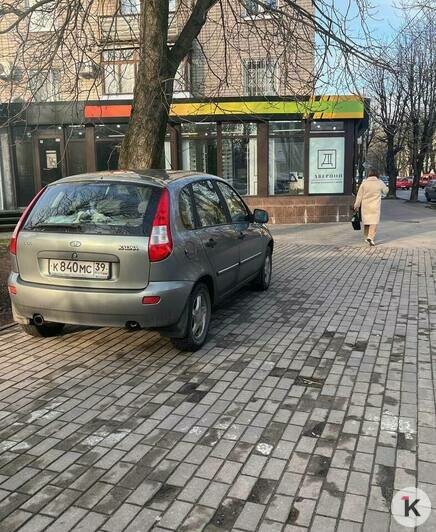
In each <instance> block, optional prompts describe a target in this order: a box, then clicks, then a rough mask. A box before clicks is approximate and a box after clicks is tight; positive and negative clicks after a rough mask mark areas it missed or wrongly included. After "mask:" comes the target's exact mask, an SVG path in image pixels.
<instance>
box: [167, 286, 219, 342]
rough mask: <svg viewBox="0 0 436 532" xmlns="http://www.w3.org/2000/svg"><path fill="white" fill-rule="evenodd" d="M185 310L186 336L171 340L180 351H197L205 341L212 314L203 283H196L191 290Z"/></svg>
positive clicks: (206, 290)
mask: <svg viewBox="0 0 436 532" xmlns="http://www.w3.org/2000/svg"><path fill="white" fill-rule="evenodd" d="M187 312H188V320H187V322H188V323H187V327H186V336H184V337H183V338H171V342H172V344H173V345H174V347H177V349H180V350H181V351H197V350H198V349H200V348H201V347H202V346H203V345H204V343H205V341H206V338H207V334H208V332H209V325H210V318H211V314H212V305H211V301H210V294H209V290H208V288H207V286H206V285H205V284H204V283H198V284H197V285H196V286H195V287H194V289H193V291H192V292H191V295H190V296H189V301H188V306H187Z"/></svg>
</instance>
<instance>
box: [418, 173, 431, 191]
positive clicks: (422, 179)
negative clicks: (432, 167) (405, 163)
mask: <svg viewBox="0 0 436 532" xmlns="http://www.w3.org/2000/svg"><path fill="white" fill-rule="evenodd" d="M433 177H434V176H431V175H430V174H424V175H422V176H421V177H420V178H419V186H420V188H425V187H426V186H427V185H428V183H429V181H431V180H432V179H433Z"/></svg>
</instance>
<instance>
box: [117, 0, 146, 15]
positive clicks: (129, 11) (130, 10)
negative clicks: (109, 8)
mask: <svg viewBox="0 0 436 532" xmlns="http://www.w3.org/2000/svg"><path fill="white" fill-rule="evenodd" d="M140 10H141V5H140V0H120V11H121V14H122V15H137V14H138V13H139V12H140Z"/></svg>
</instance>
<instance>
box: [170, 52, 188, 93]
mask: <svg viewBox="0 0 436 532" xmlns="http://www.w3.org/2000/svg"><path fill="white" fill-rule="evenodd" d="M190 85H191V80H190V63H189V60H188V59H187V58H185V59H184V60H183V61H182V62H181V63H180V65H179V68H178V69H177V72H176V75H175V76H174V87H173V91H174V92H189V91H190Z"/></svg>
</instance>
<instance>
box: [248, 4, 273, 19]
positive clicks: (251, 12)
mask: <svg viewBox="0 0 436 532" xmlns="http://www.w3.org/2000/svg"><path fill="white" fill-rule="evenodd" d="M260 2H261V3H262V4H265V5H267V4H269V7H268V8H267V9H265V7H264V6H262V5H260V4H257V3H256V2H254V1H253V0H244V2H243V6H242V12H243V16H244V18H245V19H247V20H253V19H257V18H263V19H264V18H271V14H270V11H272V10H275V9H277V8H278V3H279V0H260ZM250 5H251V6H252V7H248V6H250ZM253 7H254V9H252V8H253Z"/></svg>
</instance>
